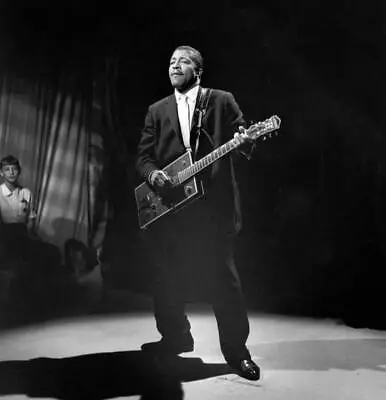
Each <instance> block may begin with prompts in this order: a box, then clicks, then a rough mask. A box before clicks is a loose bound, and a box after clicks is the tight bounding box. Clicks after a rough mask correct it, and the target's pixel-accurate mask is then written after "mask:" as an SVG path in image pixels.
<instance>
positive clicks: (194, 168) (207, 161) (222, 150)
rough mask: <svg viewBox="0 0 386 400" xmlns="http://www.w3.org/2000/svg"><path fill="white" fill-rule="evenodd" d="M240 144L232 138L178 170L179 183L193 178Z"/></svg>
mask: <svg viewBox="0 0 386 400" xmlns="http://www.w3.org/2000/svg"><path fill="white" fill-rule="evenodd" d="M239 145H240V143H239V142H238V141H237V140H235V139H231V140H229V141H228V142H226V143H224V144H223V145H221V146H220V147H218V148H217V149H216V150H213V151H212V152H211V153H209V154H207V155H206V156H205V157H203V158H201V159H200V160H198V161H196V162H195V163H194V164H192V165H191V166H189V167H187V168H185V169H184V170H182V171H180V172H178V174H177V179H178V183H179V184H181V183H184V182H185V181H187V180H188V179H190V178H192V177H193V176H194V175H196V174H198V173H199V172H201V171H202V170H203V169H205V168H207V167H209V165H211V164H213V163H214V162H215V161H217V160H219V159H220V158H221V157H223V156H225V155H226V154H228V153H229V152H231V151H232V150H234V149H235V148H237V147H238V146H239Z"/></svg>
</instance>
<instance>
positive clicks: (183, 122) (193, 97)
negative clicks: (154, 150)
mask: <svg viewBox="0 0 386 400" xmlns="http://www.w3.org/2000/svg"><path fill="white" fill-rule="evenodd" d="M199 87H200V86H199V85H196V86H193V87H192V88H191V89H189V90H188V91H187V92H186V93H180V92H179V91H178V90H177V89H175V90H174V95H175V96H176V101H177V112H178V119H179V121H180V127H181V133H182V139H183V141H184V145H185V147H186V148H187V149H188V148H190V130H191V127H192V122H193V114H194V109H195V107H196V101H197V95H198V89H199ZM185 98H187V101H188V105H189V113H188V115H189V120H188V118H187V116H186V114H185V109H184V106H185V101H186V100H185Z"/></svg>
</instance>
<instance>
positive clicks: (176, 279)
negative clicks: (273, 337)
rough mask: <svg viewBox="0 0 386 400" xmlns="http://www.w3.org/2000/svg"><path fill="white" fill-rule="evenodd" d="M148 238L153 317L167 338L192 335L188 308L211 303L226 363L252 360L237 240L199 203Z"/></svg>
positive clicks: (168, 219)
mask: <svg viewBox="0 0 386 400" xmlns="http://www.w3.org/2000/svg"><path fill="white" fill-rule="evenodd" d="M163 218H164V220H162V221H160V222H159V223H158V225H157V226H154V228H152V229H150V231H149V233H148V234H146V243H147V245H148V246H149V247H148V248H149V254H150V256H151V259H152V261H153V265H154V268H155V274H154V275H155V285H154V312H155V319H156V323H157V329H158V331H159V332H160V334H161V335H162V337H163V338H165V339H170V340H178V338H180V337H181V336H182V335H183V334H185V333H188V332H190V323H189V320H188V318H187V316H186V314H185V303H186V302H190V301H196V300H203V301H205V302H209V303H210V304H211V305H212V307H213V311H214V314H215V317H216V320H217V326H218V331H219V339H220V347H221V350H222V353H223V355H224V357H225V359H226V360H227V361H232V360H239V359H243V358H248V357H249V352H248V350H247V348H246V341H247V338H248V335H249V322H248V316H247V311H246V307H245V303H244V298H243V294H242V290H241V284H240V279H239V275H238V272H237V270H236V266H235V262H234V252H233V241H234V237H233V236H232V235H230V234H229V233H227V232H225V230H224V229H222V223H221V221H219V220H218V217H217V216H216V214H215V213H213V212H211V211H210V210H207V209H205V207H202V206H201V204H200V202H198V203H196V204H193V205H191V206H190V207H188V208H186V209H184V210H182V211H179V212H178V213H176V214H174V215H170V216H165V217H163Z"/></svg>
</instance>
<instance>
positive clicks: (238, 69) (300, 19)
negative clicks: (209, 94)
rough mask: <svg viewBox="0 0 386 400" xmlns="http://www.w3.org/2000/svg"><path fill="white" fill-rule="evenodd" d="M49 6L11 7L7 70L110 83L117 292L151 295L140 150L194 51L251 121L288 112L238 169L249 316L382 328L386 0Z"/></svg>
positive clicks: (209, 77)
mask: <svg viewBox="0 0 386 400" xmlns="http://www.w3.org/2000/svg"><path fill="white" fill-rule="evenodd" d="M52 3H53V2H48V1H47V2H43V1H35V2H33V4H32V2H31V5H30V4H29V3H26V2H23V1H15V0H14V1H12V3H11V2H3V3H2V6H1V8H2V10H1V12H0V14H1V21H0V22H1V23H0V26H1V31H2V32H1V35H0V37H1V39H0V49H1V51H0V64H1V65H0V66H1V68H2V70H3V71H4V72H7V73H12V74H16V75H21V76H23V77H27V78H29V79H31V81H32V80H36V79H38V80H48V81H55V80H56V79H57V77H58V76H61V77H63V76H67V77H68V80H66V82H67V84H68V82H71V83H72V84H71V85H72V86H71V85H70V86H71V87H72V88H75V89H76V90H82V88H84V90H88V89H90V87H95V84H96V83H97V86H98V84H99V83H100V82H103V83H106V82H108V83H109V85H110V89H111V91H112V93H114V99H115V102H114V104H113V105H114V107H113V110H112V113H113V115H114V121H115V130H112V131H111V132H108V131H106V130H105V131H104V135H105V144H106V149H107V152H108V157H107V158H108V171H109V175H108V192H109V194H110V196H111V204H112V207H113V208H112V209H113V213H112V214H111V221H110V224H109V230H108V241H107V243H108V244H107V246H106V247H107V248H108V251H107V253H108V254H109V257H110V261H111V264H112V271H113V272H112V275H113V280H114V281H115V284H116V286H120V287H123V288H131V289H134V290H138V291H145V292H146V290H147V289H148V286H147V277H148V273H149V271H151V268H150V267H149V266H148V265H147V261H146V257H145V256H144V255H143V254H142V251H141V247H140V242H139V238H138V229H137V225H136V224H137V222H136V215H135V207H134V202H133V194H132V189H133V188H134V186H135V184H136V183H137V182H136V178H135V175H134V171H133V167H132V162H133V156H134V154H135V147H136V144H137V141H138V139H139V133H140V130H141V128H142V124H143V120H144V116H145V113H146V110H147V107H148V105H149V104H151V103H152V102H154V101H156V100H158V99H160V98H161V97H164V96H166V95H168V94H169V93H170V92H171V89H170V84H169V80H168V75H167V67H168V62H169V58H170V55H171V53H172V51H173V50H174V48H175V47H176V46H177V45H180V44H189V45H191V46H193V47H196V48H198V49H199V50H200V51H201V52H202V54H203V56H204V63H205V69H204V75H203V84H204V85H205V86H210V87H215V88H221V89H224V90H228V91H231V92H232V93H233V94H234V95H235V97H236V100H237V101H238V103H239V105H240V106H241V108H242V110H243V111H244V114H245V116H246V118H248V119H254V120H263V119H265V118H267V117H269V116H271V115H272V114H278V115H279V116H280V117H281V118H282V129H281V130H280V133H281V134H280V135H279V136H278V137H276V138H274V139H272V140H270V141H265V142H259V144H258V147H257V151H256V154H255V156H254V159H253V160H252V161H250V162H249V163H248V164H242V165H240V174H241V175H240V185H241V190H242V200H243V210H244V229H243V231H242V233H241V235H240V238H239V242H238V244H239V245H238V261H239V262H238V264H239V270H240V273H241V275H242V278H243V282H244V289H245V294H246V298H247V301H248V303H249V305H250V307H253V308H257V309H259V310H265V311H279V312H289V313H301V314H312V315H322V316H333V317H341V318H345V319H346V320H347V321H352V323H357V324H365V325H371V326H381V325H382V324H383V326H384V325H385V320H386V316H385V312H384V309H383V304H384V293H385V290H384V288H385V282H386V280H385V277H386V274H385V255H386V248H385V239H386V235H385V222H386V218H385V212H384V209H385V204H386V202H385V200H386V197H385V194H386V188H385V179H386V165H385V161H384V160H385V157H384V154H385V150H386V142H385V131H384V127H385V95H384V93H385V79H384V73H385V67H386V65H385V64H386V63H385V50H384V49H385V48H386V47H385V45H386V22H385V16H386V15H385V10H384V6H383V2H381V1H368V2H362V1H352V0H351V1H349V0H342V1H336V2H331V3H330V2H325V1H324V2H322V1H321V2H319V1H312V0H311V1H310V0H309V1H297V2H288V1H284V0H282V1H274V0H271V1H260V2H256V1H250V2H247V1H229V0H228V1H222V2H209V1H206V2H203V1H195V2H190V3H188V2H161V1H158V2H150V1H149V2H147V1H141V2H138V3H136V2H133V1H132V2H126V3H125V2H117V1H114V0H113V1H109V2H104V3H103V4H100V5H96V3H94V2H91V1H88V2H86V1H80V0H79V1H76V2H75V1H70V2H66V4H65V5H60V6H59V5H57V4H55V5H53V4H52ZM257 3H258V4H259V5H258V6H257V5H256V4H257ZM55 82H56V81H55ZM75 89H74V90H75ZM110 112H111V109H110Z"/></svg>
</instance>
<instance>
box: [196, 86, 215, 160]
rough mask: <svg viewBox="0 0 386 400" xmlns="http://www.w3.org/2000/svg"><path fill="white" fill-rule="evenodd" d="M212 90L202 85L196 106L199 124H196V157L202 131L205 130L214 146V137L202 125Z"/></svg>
mask: <svg viewBox="0 0 386 400" xmlns="http://www.w3.org/2000/svg"><path fill="white" fill-rule="evenodd" d="M211 92H212V89H209V88H204V87H201V88H200V91H199V93H198V102H197V107H196V113H197V117H196V118H197V124H196V140H195V144H194V158H196V155H197V151H198V146H199V144H200V135H201V132H204V134H205V135H206V137H207V138H208V139H209V141H210V143H211V144H212V146H213V141H212V138H211V137H210V136H209V135H208V133H207V132H206V131H205V129H204V128H203V126H202V120H203V118H204V116H205V113H206V110H207V107H208V102H209V97H210V94H211Z"/></svg>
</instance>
